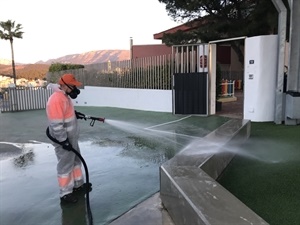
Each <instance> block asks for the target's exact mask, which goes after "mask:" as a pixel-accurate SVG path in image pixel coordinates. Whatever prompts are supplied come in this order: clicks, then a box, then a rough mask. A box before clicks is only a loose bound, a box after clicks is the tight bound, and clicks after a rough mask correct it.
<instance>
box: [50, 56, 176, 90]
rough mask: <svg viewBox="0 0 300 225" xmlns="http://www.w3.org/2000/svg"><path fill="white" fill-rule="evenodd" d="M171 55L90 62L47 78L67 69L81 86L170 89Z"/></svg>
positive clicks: (57, 77)
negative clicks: (83, 66)
mask: <svg viewBox="0 0 300 225" xmlns="http://www.w3.org/2000/svg"><path fill="white" fill-rule="evenodd" d="M171 59H172V56H171V55H161V56H155V57H146V58H137V59H133V60H125V61H116V62H110V61H109V62H107V63H98V64H89V65H85V68H84V69H77V70H68V71H61V72H55V73H47V81H48V82H52V83H56V82H57V80H58V79H59V77H60V76H61V75H62V74H63V73H66V72H70V73H73V74H74V75H75V77H76V78H77V79H78V80H80V81H81V82H82V83H83V86H86V85H88V86H98V87H118V88H138V89H161V90H171V87H172V85H171V84H172V61H171Z"/></svg>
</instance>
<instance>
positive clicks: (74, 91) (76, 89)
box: [61, 79, 80, 99]
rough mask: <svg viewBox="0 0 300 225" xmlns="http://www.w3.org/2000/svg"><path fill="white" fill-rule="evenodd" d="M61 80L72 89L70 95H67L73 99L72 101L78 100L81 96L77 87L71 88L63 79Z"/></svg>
mask: <svg viewBox="0 0 300 225" xmlns="http://www.w3.org/2000/svg"><path fill="white" fill-rule="evenodd" d="M61 80H62V82H64V84H65V85H66V86H67V87H68V88H70V89H71V91H70V92H69V93H67V95H69V96H70V98H72V99H75V98H77V96H78V95H79V94H80V90H79V89H78V88H77V87H76V86H74V87H70V86H69V85H68V84H66V82H65V81H64V80H63V79H61Z"/></svg>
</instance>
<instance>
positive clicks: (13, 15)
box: [0, 0, 180, 63]
mask: <svg viewBox="0 0 300 225" xmlns="http://www.w3.org/2000/svg"><path fill="white" fill-rule="evenodd" d="M0 7H1V13H0V21H7V20H12V21H15V23H16V24H18V23H19V24H22V27H23V29H22V31H23V32H24V34H23V38H22V39H18V38H15V39H14V45H13V46H14V54H15V62H18V63H36V62H37V61H39V60H43V61H46V60H48V59H55V58H59V57H62V56H65V55H71V54H80V53H85V52H89V51H97V50H117V49H120V50H129V46H130V37H132V38H133V44H134V45H142V44H160V43H161V41H160V40H154V38H153V34H155V33H160V32H162V31H164V30H167V29H170V28H172V27H175V26H178V25H180V24H179V23H176V22H174V21H173V20H172V19H171V17H169V16H168V13H167V11H166V10H165V5H164V4H162V3H160V2H159V1H158V0H85V1H79V0H72V1H71V0H43V1H41V0H26V1H24V0H1V4H0ZM0 59H8V60H11V51H10V43H9V41H6V40H2V39H0Z"/></svg>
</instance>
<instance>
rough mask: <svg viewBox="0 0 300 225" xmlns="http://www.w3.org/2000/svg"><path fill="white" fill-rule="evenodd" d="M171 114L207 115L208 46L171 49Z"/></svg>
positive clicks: (179, 46) (182, 46) (194, 45)
mask: <svg viewBox="0 0 300 225" xmlns="http://www.w3.org/2000/svg"><path fill="white" fill-rule="evenodd" d="M172 55H173V59H174V66H173V69H174V71H173V113H174V114H198V115H208V44H197V45H196V44H193V45H175V46H173V47H172Z"/></svg>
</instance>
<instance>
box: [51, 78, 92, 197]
mask: <svg viewBox="0 0 300 225" xmlns="http://www.w3.org/2000/svg"><path fill="white" fill-rule="evenodd" d="M79 86H81V83H80V82H79V81H77V80H76V79H75V77H74V75H73V74H64V75H63V76H62V77H61V78H60V79H59V81H58V84H49V85H48V88H52V90H53V94H52V95H51V96H50V97H49V99H48V102H47V106H46V113H47V118H48V123H49V124H48V130H47V132H48V133H47V135H48V137H49V138H50V139H51V140H55V142H53V146H54V148H55V154H56V157H57V161H58V163H57V178H58V184H59V189H60V193H59V195H60V199H61V202H66V203H76V202H77V201H78V198H77V197H78V196H76V193H79V192H82V191H86V189H88V191H91V184H90V183H89V184H88V185H87V184H86V183H84V180H83V174H82V169H81V166H82V163H81V161H80V158H79V157H78V156H77V155H76V154H75V153H74V152H73V151H74V150H76V151H77V152H79V153H80V148H79V145H78V138H79V127H78V123H77V119H78V118H84V116H85V115H84V114H82V113H79V112H76V111H75V110H74V105H73V102H72V99H75V98H77V96H78V94H80V90H79V89H78V87H79ZM79 115H80V116H79ZM49 135H50V136H49Z"/></svg>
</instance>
